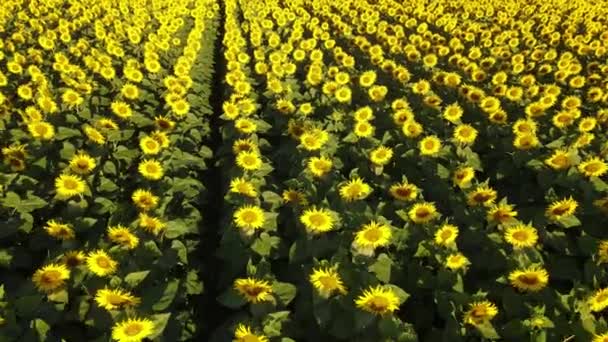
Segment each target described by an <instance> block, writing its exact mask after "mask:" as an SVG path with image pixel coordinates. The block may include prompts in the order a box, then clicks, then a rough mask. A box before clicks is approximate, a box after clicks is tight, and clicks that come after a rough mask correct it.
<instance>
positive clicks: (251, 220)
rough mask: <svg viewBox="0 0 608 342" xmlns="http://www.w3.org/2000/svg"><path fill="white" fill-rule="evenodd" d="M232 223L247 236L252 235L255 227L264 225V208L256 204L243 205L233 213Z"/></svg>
mask: <svg viewBox="0 0 608 342" xmlns="http://www.w3.org/2000/svg"><path fill="white" fill-rule="evenodd" d="M233 219H234V223H235V224H236V226H237V227H238V228H239V229H240V230H241V231H242V232H243V233H245V235H247V236H251V235H253V233H254V232H255V230H256V229H261V228H262V227H263V226H264V222H265V218H264V210H262V208H260V207H258V206H254V205H245V206H242V207H240V208H239V209H237V210H236V211H235V212H234V214H233Z"/></svg>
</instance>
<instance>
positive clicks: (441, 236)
mask: <svg viewBox="0 0 608 342" xmlns="http://www.w3.org/2000/svg"><path fill="white" fill-rule="evenodd" d="M458 233H459V230H458V227H456V226H455V225H453V224H444V225H443V226H441V228H439V229H438V230H437V231H436V232H435V236H434V238H435V243H436V244H438V245H439V246H445V247H450V246H456V238H457V237H458Z"/></svg>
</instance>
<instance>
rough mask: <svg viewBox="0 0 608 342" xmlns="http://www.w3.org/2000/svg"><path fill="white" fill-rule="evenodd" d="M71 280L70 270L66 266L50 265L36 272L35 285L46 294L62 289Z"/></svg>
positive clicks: (33, 278)
mask: <svg viewBox="0 0 608 342" xmlns="http://www.w3.org/2000/svg"><path fill="white" fill-rule="evenodd" d="M68 279H70V270H69V269H68V268H67V267H66V266H65V265H60V264H49V265H46V266H44V267H42V268H39V269H38V270H36V272H34V276H33V277H32V281H33V282H34V285H36V287H37V288H38V289H39V290H40V291H44V292H53V291H55V290H57V289H59V288H61V287H62V286H63V285H64V284H65V281H66V280H68Z"/></svg>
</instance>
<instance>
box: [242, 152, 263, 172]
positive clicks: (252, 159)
mask: <svg viewBox="0 0 608 342" xmlns="http://www.w3.org/2000/svg"><path fill="white" fill-rule="evenodd" d="M236 164H237V165H238V166H239V167H240V168H242V169H244V170H247V171H254V170H258V169H259V168H260V167H261V166H262V159H261V158H260V155H259V153H258V152H257V151H251V152H249V151H243V152H240V153H239V154H238V155H237V157H236Z"/></svg>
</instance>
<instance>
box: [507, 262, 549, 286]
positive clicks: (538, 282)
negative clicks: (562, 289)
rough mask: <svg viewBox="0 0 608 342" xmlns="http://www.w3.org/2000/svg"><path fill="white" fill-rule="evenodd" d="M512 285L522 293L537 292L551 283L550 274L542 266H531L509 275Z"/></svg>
mask: <svg viewBox="0 0 608 342" xmlns="http://www.w3.org/2000/svg"><path fill="white" fill-rule="evenodd" d="M509 281H510V282H511V285H512V286H513V287H515V288H516V289H518V290H521V291H530V292H537V291H540V290H542V289H543V288H545V286H547V283H548V282H549V273H547V271H546V270H545V269H544V268H542V267H540V266H531V267H527V268H525V269H519V270H515V271H512V272H511V273H509Z"/></svg>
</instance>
